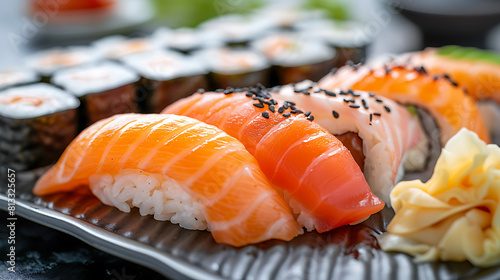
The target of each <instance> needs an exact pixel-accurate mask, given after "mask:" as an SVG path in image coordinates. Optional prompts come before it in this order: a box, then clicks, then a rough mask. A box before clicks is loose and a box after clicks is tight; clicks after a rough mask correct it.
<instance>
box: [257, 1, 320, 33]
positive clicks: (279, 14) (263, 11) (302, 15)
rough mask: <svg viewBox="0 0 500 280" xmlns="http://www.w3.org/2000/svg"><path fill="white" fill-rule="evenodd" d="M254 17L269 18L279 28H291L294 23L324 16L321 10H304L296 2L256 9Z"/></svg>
mask: <svg viewBox="0 0 500 280" xmlns="http://www.w3.org/2000/svg"><path fill="white" fill-rule="evenodd" d="M254 15H255V17H257V18H265V19H269V20H270V21H271V22H272V25H273V26H275V27H277V28H279V29H281V30H293V28H294V26H295V24H296V23H299V22H302V21H309V20H313V19H317V18H324V17H326V14H325V13H324V11H323V10H309V9H308V10H306V9H304V8H303V7H301V6H300V5H297V4H296V3H292V2H289V3H284V2H282V3H276V4H268V5H267V6H265V7H263V8H260V9H257V10H256V11H255V12H254Z"/></svg>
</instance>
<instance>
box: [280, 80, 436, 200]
mask: <svg viewBox="0 0 500 280" xmlns="http://www.w3.org/2000/svg"><path fill="white" fill-rule="evenodd" d="M275 90H276V91H274V92H272V93H271V94H272V96H273V97H275V98H277V99H281V100H287V101H289V102H294V103H295V104H296V106H297V107H298V108H301V109H302V110H305V111H307V112H306V114H310V113H311V112H313V114H314V121H315V122H316V123H318V124H319V125H321V126H322V127H323V128H325V129H326V130H328V132H330V133H331V134H333V135H335V137H337V138H338V139H339V140H340V141H342V143H343V144H344V145H345V146H346V147H347V148H348V149H349V151H350V152H351V154H352V155H353V157H354V159H355V160H356V162H357V163H358V165H359V167H360V168H361V170H363V173H364V175H365V178H366V181H367V182H368V185H369V186H370V188H371V190H372V191H373V192H374V194H375V195H377V196H378V197H380V198H381V199H382V200H383V201H384V202H385V203H387V204H389V193H390V190H391V189H392V188H393V187H394V185H395V184H396V183H397V182H398V181H399V180H400V179H401V177H402V175H403V174H404V169H405V167H406V168H408V169H423V167H424V165H425V162H426V160H427V159H426V157H425V156H422V155H427V154H428V152H425V153H422V154H421V153H419V149H428V147H427V146H428V144H429V143H427V138H426V137H425V132H424V131H423V128H422V127H421V125H420V122H419V120H418V116H416V115H414V114H412V113H411V112H410V111H409V110H408V109H407V108H406V107H404V106H402V105H400V104H398V103H396V102H394V101H392V100H390V99H388V98H385V97H382V96H378V95H375V94H373V93H369V92H364V91H353V90H347V91H343V90H339V89H337V90H333V91H330V90H325V89H321V88H320V87H318V85H317V84H316V83H313V82H311V81H304V82H301V83H298V84H295V85H286V86H282V87H279V88H276V89H275Z"/></svg>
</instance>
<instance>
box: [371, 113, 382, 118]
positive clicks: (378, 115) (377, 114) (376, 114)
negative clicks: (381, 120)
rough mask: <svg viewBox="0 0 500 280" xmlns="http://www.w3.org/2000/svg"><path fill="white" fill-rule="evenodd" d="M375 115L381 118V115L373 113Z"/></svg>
mask: <svg viewBox="0 0 500 280" xmlns="http://www.w3.org/2000/svg"><path fill="white" fill-rule="evenodd" d="M373 115H375V116H377V117H380V116H381V115H380V113H373Z"/></svg>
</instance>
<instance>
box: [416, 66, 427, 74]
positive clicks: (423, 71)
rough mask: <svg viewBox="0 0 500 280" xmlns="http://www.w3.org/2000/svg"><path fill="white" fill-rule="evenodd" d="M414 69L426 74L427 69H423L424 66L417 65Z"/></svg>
mask: <svg viewBox="0 0 500 280" xmlns="http://www.w3.org/2000/svg"><path fill="white" fill-rule="evenodd" d="M415 70H417V71H418V72H419V73H422V74H427V70H425V68H424V66H420V67H417V68H415Z"/></svg>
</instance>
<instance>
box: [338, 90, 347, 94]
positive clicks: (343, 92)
mask: <svg viewBox="0 0 500 280" xmlns="http://www.w3.org/2000/svg"><path fill="white" fill-rule="evenodd" d="M339 94H340V95H347V92H345V91H343V90H341V91H339Z"/></svg>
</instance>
